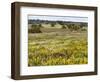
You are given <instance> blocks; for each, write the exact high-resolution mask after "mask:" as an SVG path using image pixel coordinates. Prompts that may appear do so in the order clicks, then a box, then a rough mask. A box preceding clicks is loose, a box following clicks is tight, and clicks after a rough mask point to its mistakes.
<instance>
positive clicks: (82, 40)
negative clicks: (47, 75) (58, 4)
mask: <svg viewBox="0 0 100 82" xmlns="http://www.w3.org/2000/svg"><path fill="white" fill-rule="evenodd" d="M41 30H43V31H44V32H43V33H29V34H28V66H48V65H72V64H87V63H88V54H87V45H88V43H87V31H78V32H70V31H66V30H65V29H62V30H61V29H60V31H56V30H59V29H56V30H55V31H54V32H49V30H48V31H47V30H46V29H43V28H42V29H41ZM45 30H46V31H47V32H45Z"/></svg>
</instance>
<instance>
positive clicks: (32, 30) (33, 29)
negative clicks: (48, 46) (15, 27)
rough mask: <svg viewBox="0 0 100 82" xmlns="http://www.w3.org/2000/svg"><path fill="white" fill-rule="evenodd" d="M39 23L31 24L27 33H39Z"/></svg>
mask: <svg viewBox="0 0 100 82" xmlns="http://www.w3.org/2000/svg"><path fill="white" fill-rule="evenodd" d="M40 26H41V25H36V24H32V26H31V28H30V29H28V32H29V33H41V30H40V28H41V27H40Z"/></svg>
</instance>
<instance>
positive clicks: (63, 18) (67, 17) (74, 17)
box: [28, 15, 88, 22]
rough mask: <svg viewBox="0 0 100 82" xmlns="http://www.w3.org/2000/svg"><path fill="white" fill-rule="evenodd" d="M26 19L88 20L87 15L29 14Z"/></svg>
mask: <svg viewBox="0 0 100 82" xmlns="http://www.w3.org/2000/svg"><path fill="white" fill-rule="evenodd" d="M28 19H40V20H51V21H57V20H59V21H72V22H88V17H76V16H46V15H44V16H43V15H29V16H28Z"/></svg>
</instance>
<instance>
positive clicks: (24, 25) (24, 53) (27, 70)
mask: <svg viewBox="0 0 100 82" xmlns="http://www.w3.org/2000/svg"><path fill="white" fill-rule="evenodd" d="M28 14H33V15H34V14H35V15H57V16H81V17H88V64H84V65H61V66H36V67H34V66H33V67H28V65H27V63H28V44H27V43H28V21H27V20H28V19H27V15H28ZM20 17H21V19H20V33H21V35H20V36H21V37H20V75H40V74H55V73H56V74H57V73H75V72H93V71H94V11H88V10H72V9H51V8H37V7H32V8H31V7H21V9H20Z"/></svg>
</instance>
